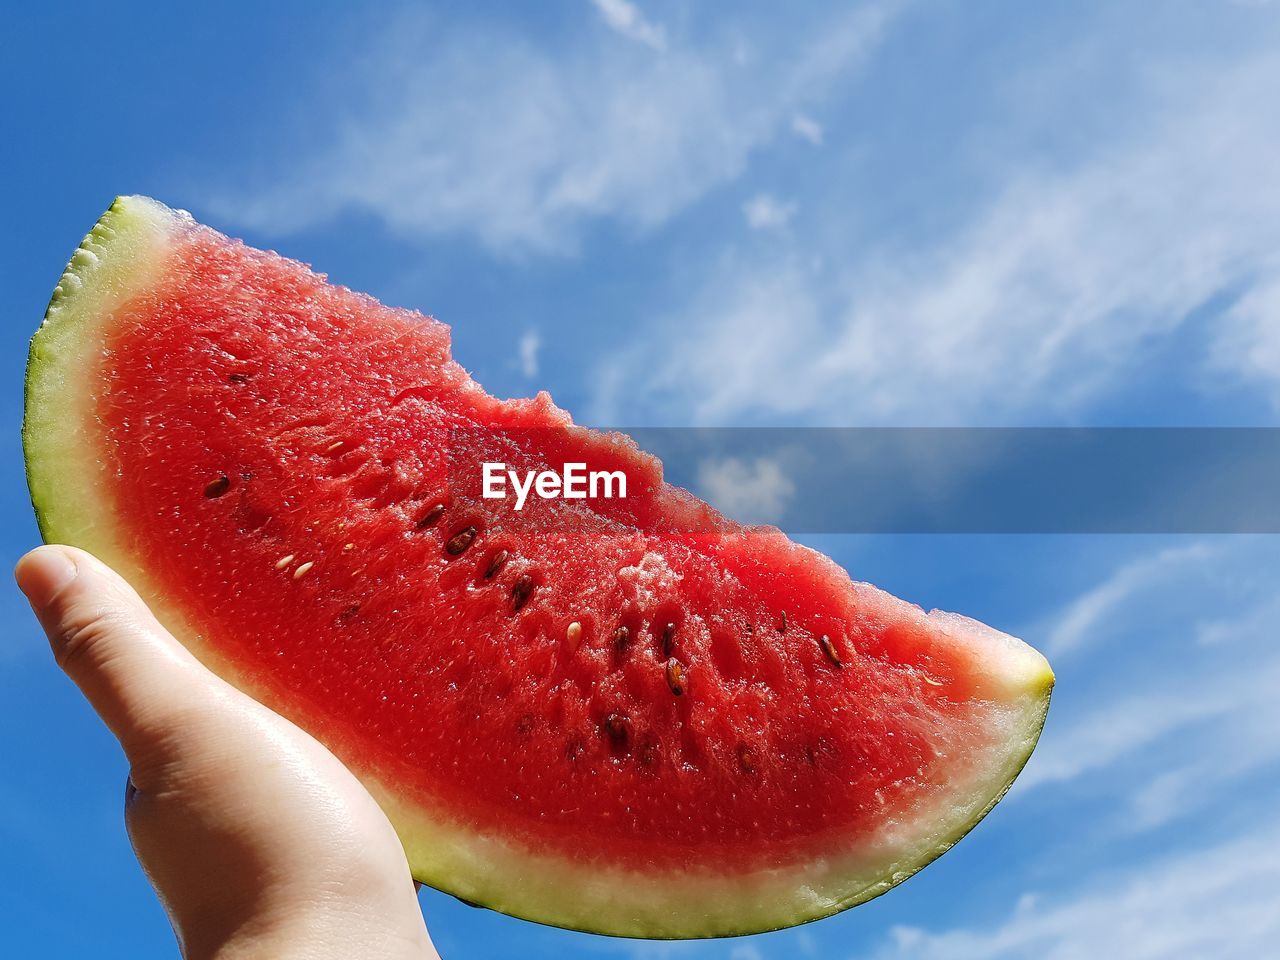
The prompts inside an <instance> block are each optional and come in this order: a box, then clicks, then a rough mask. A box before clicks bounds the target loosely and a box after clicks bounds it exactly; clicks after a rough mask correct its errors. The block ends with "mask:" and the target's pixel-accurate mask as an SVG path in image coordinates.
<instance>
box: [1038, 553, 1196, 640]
mask: <svg viewBox="0 0 1280 960" xmlns="http://www.w3.org/2000/svg"><path fill="white" fill-rule="evenodd" d="M1210 554H1211V551H1210V549H1209V547H1208V546H1206V545H1205V544H1203V543H1196V544H1191V545H1190V546H1185V547H1170V548H1168V549H1166V550H1161V551H1159V552H1157V553H1155V554H1153V555H1151V556H1147V557H1141V558H1139V559H1137V560H1135V561H1133V562H1132V563H1129V564H1126V565H1125V566H1123V567H1121V568H1120V569H1119V570H1117V571H1116V572H1115V573H1113V574H1112V575H1111V576H1110V577H1108V578H1107V579H1106V580H1104V581H1103V582H1102V583H1100V584H1098V585H1097V586H1096V587H1093V588H1092V589H1090V590H1088V591H1086V592H1085V593H1084V594H1082V595H1081V596H1080V597H1078V598H1077V599H1076V600H1075V601H1073V602H1072V603H1071V604H1070V605H1069V606H1068V607H1067V608H1066V609H1065V610H1063V611H1061V612H1060V613H1058V614H1057V615H1056V616H1055V617H1054V618H1053V619H1054V622H1053V625H1052V627H1051V628H1050V632H1049V634H1048V638H1047V640H1046V641H1045V653H1046V654H1048V655H1049V656H1050V657H1060V656H1062V655H1064V654H1066V653H1070V652H1073V651H1075V650H1077V649H1079V648H1081V647H1083V646H1085V645H1087V644H1089V643H1090V642H1091V641H1093V640H1094V639H1095V638H1096V637H1097V635H1098V634H1099V633H1100V632H1101V627H1102V624H1103V621H1104V620H1105V619H1106V618H1107V617H1109V616H1111V615H1113V614H1115V613H1116V611H1117V610H1119V609H1120V608H1121V607H1123V606H1125V605H1128V604H1131V603H1132V601H1133V599H1134V597H1135V595H1136V594H1138V593H1140V592H1141V591H1142V590H1144V589H1146V588H1160V587H1163V588H1167V587H1168V581H1169V580H1170V578H1171V576H1172V575H1173V574H1176V573H1177V572H1178V571H1179V570H1183V571H1185V570H1186V569H1187V568H1188V567H1189V566H1190V565H1194V564H1200V563H1204V562H1205V561H1206V560H1208V559H1209V557H1210Z"/></svg>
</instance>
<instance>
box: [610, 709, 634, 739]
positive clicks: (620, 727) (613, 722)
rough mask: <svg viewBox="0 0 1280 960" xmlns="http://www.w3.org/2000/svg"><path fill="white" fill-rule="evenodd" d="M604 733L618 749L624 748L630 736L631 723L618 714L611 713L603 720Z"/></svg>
mask: <svg viewBox="0 0 1280 960" xmlns="http://www.w3.org/2000/svg"><path fill="white" fill-rule="evenodd" d="M604 732H605V733H607V734H608V735H609V739H610V740H611V741H613V744H614V745H615V746H618V747H625V746H626V745H627V739H628V738H629V737H630V736H631V721H630V720H628V719H627V718H626V717H624V716H623V715H622V714H620V713H611V714H609V715H608V716H607V717H605V718H604Z"/></svg>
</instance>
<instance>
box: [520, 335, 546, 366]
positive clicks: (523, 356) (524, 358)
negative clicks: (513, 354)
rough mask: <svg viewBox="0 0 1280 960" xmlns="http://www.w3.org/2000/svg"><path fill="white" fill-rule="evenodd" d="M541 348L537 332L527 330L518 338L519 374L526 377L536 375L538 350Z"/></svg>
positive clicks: (540, 338) (540, 339)
mask: <svg viewBox="0 0 1280 960" xmlns="http://www.w3.org/2000/svg"><path fill="white" fill-rule="evenodd" d="M541 346H542V337H541V336H539V335H538V331H537V330H528V331H526V332H525V333H524V334H523V335H522V336H521V337H520V344H519V348H518V350H519V355H520V372H521V373H523V374H524V375H525V376H526V377H536V376H537V375H538V350H539V348H540V347H541Z"/></svg>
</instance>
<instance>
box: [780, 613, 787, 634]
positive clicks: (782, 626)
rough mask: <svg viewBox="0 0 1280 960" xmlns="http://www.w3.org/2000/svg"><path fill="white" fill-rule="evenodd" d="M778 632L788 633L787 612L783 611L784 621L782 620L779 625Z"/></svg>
mask: <svg viewBox="0 0 1280 960" xmlns="http://www.w3.org/2000/svg"><path fill="white" fill-rule="evenodd" d="M778 632H779V633H786V632H787V611H785V610H783V611H782V620H781V622H780V623H779V624H778Z"/></svg>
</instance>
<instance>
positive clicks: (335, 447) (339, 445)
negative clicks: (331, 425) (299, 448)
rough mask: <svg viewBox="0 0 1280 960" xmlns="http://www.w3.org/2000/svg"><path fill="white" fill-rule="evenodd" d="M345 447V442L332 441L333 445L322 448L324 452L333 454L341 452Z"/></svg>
mask: <svg viewBox="0 0 1280 960" xmlns="http://www.w3.org/2000/svg"><path fill="white" fill-rule="evenodd" d="M346 445H347V441H345V440H335V441H333V443H331V444H329V445H328V446H327V447H325V448H324V452H325V453H334V452H335V451H337V450H341V449H342V448H343V447H345V446H346Z"/></svg>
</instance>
